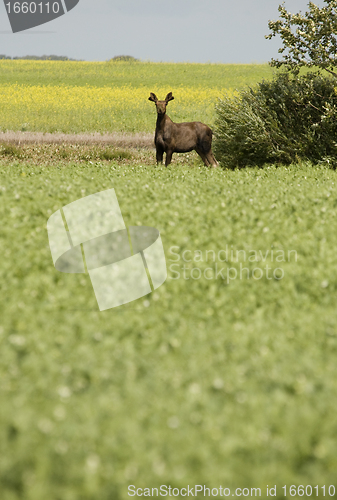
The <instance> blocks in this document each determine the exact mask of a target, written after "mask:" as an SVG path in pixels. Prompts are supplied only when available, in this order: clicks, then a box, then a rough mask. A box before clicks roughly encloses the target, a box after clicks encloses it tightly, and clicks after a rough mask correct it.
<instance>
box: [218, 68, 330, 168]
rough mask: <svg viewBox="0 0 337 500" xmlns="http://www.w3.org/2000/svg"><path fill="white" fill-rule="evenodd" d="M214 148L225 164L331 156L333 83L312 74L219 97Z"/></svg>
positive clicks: (282, 78)
mask: <svg viewBox="0 0 337 500" xmlns="http://www.w3.org/2000/svg"><path fill="white" fill-rule="evenodd" d="M216 112H217V119H216V124H215V136H216V138H215V143H214V150H215V154H216V156H217V158H218V159H219V160H220V162H221V163H222V165H223V166H225V167H227V168H236V167H245V166H253V165H258V166H261V165H263V164H265V163H287V164H289V163H291V162H293V161H298V160H299V159H309V160H314V161H321V160H327V159H329V161H331V162H334V161H336V159H337V144H336V140H337V120H336V118H337V82H336V81H335V79H334V78H330V77H323V76H320V75H317V74H315V73H308V74H307V75H303V76H298V77H291V76H290V75H289V74H285V73H281V74H279V75H278V76H277V77H276V78H275V79H274V80H272V81H263V82H261V83H259V84H258V85H257V87H256V88H254V89H251V88H249V89H248V90H244V91H242V92H241V93H240V94H239V95H238V96H236V97H234V98H229V97H224V98H223V99H220V100H219V103H218V106H217V109H216Z"/></svg>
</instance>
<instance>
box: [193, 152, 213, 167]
mask: <svg viewBox="0 0 337 500" xmlns="http://www.w3.org/2000/svg"><path fill="white" fill-rule="evenodd" d="M195 151H196V152H197V153H198V155H199V156H200V158H201V159H202V161H203V162H204V164H205V165H206V167H210V166H211V163H210V161H209V159H208V158H207V155H206V154H205V153H204V152H203V151H202V150H201V149H200V148H196V149H195Z"/></svg>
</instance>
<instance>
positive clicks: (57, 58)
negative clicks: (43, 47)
mask: <svg viewBox="0 0 337 500" xmlns="http://www.w3.org/2000/svg"><path fill="white" fill-rule="evenodd" d="M0 59H11V60H14V59H29V60H32V61H79V60H80V59H71V58H70V57H66V56H55V55H51V56H17V57H10V56H6V55H5V54H0Z"/></svg>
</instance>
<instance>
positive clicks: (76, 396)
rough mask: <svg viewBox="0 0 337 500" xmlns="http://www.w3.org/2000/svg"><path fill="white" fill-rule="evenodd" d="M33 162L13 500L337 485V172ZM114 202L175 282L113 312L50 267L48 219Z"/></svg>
mask: <svg viewBox="0 0 337 500" xmlns="http://www.w3.org/2000/svg"><path fill="white" fill-rule="evenodd" d="M39 148H40V147H39V146H36V147H35V154H36V155H39V154H40V155H41V158H43V159H42V160H40V161H38V160H37V161H36V162H32V161H28V162H27V161H26V160H25V159H24V156H25V154H28V153H27V152H26V153H25V151H24V150H23V151H22V154H23V158H22V159H21V160H20V159H18V158H16V159H15V158H13V157H7V158H3V159H2V160H1V170H0V200H1V203H0V207H1V220H2V221H4V222H3V224H2V226H1V230H0V243H1V254H2V256H3V260H2V265H1V269H0V273H1V279H0V282H1V288H2V293H1V303H0V307H1V311H0V318H1V319H0V325H1V326H0V342H1V352H2V356H1V358H0V373H1V396H0V397H1V402H0V421H1V425H0V429H1V434H0V447H1V450H2V452H1V456H0V491H1V500H12V499H25V500H26V499H29V500H31V499H32V500H40V499H41V500H42V499H43V500H44V499H46V498H48V499H51V500H54V499H55V500H56V499H62V500H68V499H69V500H72V499H79V498H81V499H88V500H89V499H90V500H96V499H97V498H99V499H100V500H108V499H109V500H110V499H114V500H115V499H116V500H119V499H126V498H130V497H129V496H128V494H127V491H128V490H127V487H128V485H135V486H137V487H140V488H145V487H159V486H160V485H162V484H167V485H171V486H172V487H177V488H183V487H185V486H186V485H194V484H201V485H203V484H205V485H206V486H207V487H211V488H213V487H215V488H219V486H220V485H222V487H223V488H225V487H227V488H231V489H232V491H234V490H233V488H238V487H240V488H246V487H247V488H251V487H259V488H261V491H262V498H266V496H265V490H266V487H267V485H269V487H270V486H271V485H273V486H274V485H277V491H278V493H277V498H283V496H282V491H283V490H281V487H282V486H284V485H288V486H291V485H292V484H295V485H300V484H303V485H312V486H316V485H318V486H319V487H320V488H321V486H324V485H327V486H329V485H331V484H334V485H335V486H337V484H336V468H337V455H336V445H337V432H336V423H335V422H336V411H337V365H336V352H337V335H336V331H337V329H336V328H337V318H336V299H337V263H336V258H335V248H336V245H337V232H336V231H335V230H334V228H335V226H336V214H337V205H336V200H335V196H334V193H335V189H336V188H335V186H336V183H337V175H336V173H335V171H332V170H329V169H328V168H326V167H324V166H321V167H318V166H313V165H310V164H300V165H295V166H290V167H288V168H285V167H279V168H274V167H268V168H266V169H265V170H260V169H246V170H241V171H234V172H232V171H223V170H221V169H213V170H208V169H206V168H204V167H203V166H201V165H200V163H199V162H198V160H192V161H191V158H187V156H186V155H185V156H183V155H182V156H180V157H179V156H177V157H176V160H175V162H174V163H173V164H172V167H170V168H167V169H166V168H165V167H155V166H154V165H153V153H152V152H148V153H146V152H138V153H137V152H134V153H132V154H133V156H132V158H129V159H123V160H121V161H119V162H116V161H114V162H106V161H93V162H92V164H90V163H88V162H85V161H84V160H81V161H78V162H76V163H73V162H72V161H70V162H67V161H66V160H64V159H62V157H59V156H58V155H59V154H64V150H63V152H62V151H61V153H60V151H59V148H56V147H55V149H54V153H53V152H51V151H50V149H48V148H47V149H48V151H47V152H46V151H44V150H43V148H40V149H39ZM45 148H46V147H45ZM17 151H19V150H17ZM30 154H31V155H32V153H30ZM48 157H53V160H50V161H51V163H49V161H48ZM34 163H36V165H34ZM111 187H113V188H115V190H116V193H117V196H118V200H119V204H120V207H121V209H122V213H123V216H124V220H125V222H126V224H127V225H128V226H129V225H148V226H153V227H156V228H158V229H159V230H160V232H161V235H162V240H163V243H164V247H165V252H166V259H167V267H168V279H167V281H166V282H165V284H164V285H162V286H161V287H160V288H159V289H158V290H157V291H156V292H155V293H153V294H151V295H149V296H148V297H145V298H143V299H139V300H137V301H135V302H133V303H130V304H127V305H125V306H121V307H119V308H115V309H111V310H107V311H105V312H101V313H100V312H99V311H98V307H97V303H96V299H95V296H94V293H93V289H92V286H91V284H90V281H89V278H88V276H87V275H70V274H62V273H59V272H57V271H56V270H55V269H54V267H53V264H52V260H51V255H50V250H49V246H48V237H47V232H46V221H47V219H48V218H49V216H50V215H51V213H53V212H54V211H55V210H57V209H59V208H60V207H62V206H63V205H65V204H67V203H70V202H71V201H74V200H76V199H78V198H81V197H82V196H86V195H89V194H92V193H95V192H98V191H101V190H104V189H108V188H111ZM186 250H187V251H189V252H186V253H183V252H184V251H186ZM196 251H197V253H195V252H196ZM221 251H222V253H221ZM226 251H227V252H228V253H227V260H228V262H222V261H223V260H224V259H225V254H224V253H223V252H226ZM231 251H232V252H233V254H232V255H231ZM237 251H239V252H240V253H239V254H238V257H239V259H238V262H235V257H236V255H237V254H236V252H237ZM271 251H273V254H272V253H271ZM206 252H208V253H207V254H206ZM219 252H220V253H219ZM244 252H246V254H245V253H244ZM254 252H255V253H254ZM288 252H290V253H288ZM206 255H207V259H208V262H206ZM249 255H250V256H251V255H256V256H257V257H259V259H260V260H256V259H255V260H253V261H249V260H248V256H249ZM200 256H202V259H203V260H202V261H200ZM282 256H283V257H282ZM184 257H185V258H186V262H185V260H184ZM191 257H193V259H192V262H187V261H188V260H190V259H191ZM232 257H233V258H232ZM277 259H278V260H277ZM184 265H185V266H186V268H185V269H184V268H183V266H184ZM240 265H242V266H243V267H245V268H248V272H249V274H250V278H249V279H248V278H247V271H243V273H242V276H241V279H240ZM172 266H173V267H172ZM266 266H268V268H269V270H267V271H266ZM206 268H210V269H208V270H207V271H206ZM254 269H255V271H254ZM256 269H260V271H257V270H256ZM221 270H222V276H221V275H220V274H218V276H216V272H218V273H219V271H221ZM235 270H236V272H237V278H236V279H232V278H234V276H235ZM253 271H254V276H255V279H254V278H253V277H252V273H253ZM261 272H262V275H261ZM177 273H180V277H179V278H178V274H177ZM227 273H228V277H229V279H227ZM199 274H201V277H200V279H199ZM177 278H178V279H177ZM260 278H261V279H260ZM280 278H281V279H280ZM320 492H322V490H320ZM199 496H200V495H199ZM179 498H182V497H179ZM219 498H220V497H219ZM294 498H299V497H294ZM320 498H322V496H320Z"/></svg>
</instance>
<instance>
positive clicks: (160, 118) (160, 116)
mask: <svg viewBox="0 0 337 500" xmlns="http://www.w3.org/2000/svg"><path fill="white" fill-rule="evenodd" d="M165 121H166V113H164V114H159V113H158V114H157V129H159V128H162V127H163V126H164V123H165Z"/></svg>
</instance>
